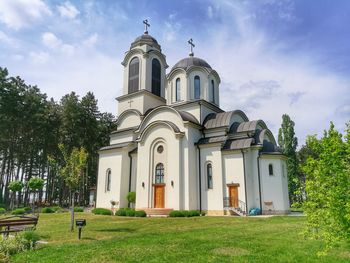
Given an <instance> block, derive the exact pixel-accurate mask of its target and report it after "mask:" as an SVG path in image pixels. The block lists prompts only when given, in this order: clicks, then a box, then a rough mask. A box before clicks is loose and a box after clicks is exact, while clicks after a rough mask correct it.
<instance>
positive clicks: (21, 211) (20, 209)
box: [11, 208, 26, 215]
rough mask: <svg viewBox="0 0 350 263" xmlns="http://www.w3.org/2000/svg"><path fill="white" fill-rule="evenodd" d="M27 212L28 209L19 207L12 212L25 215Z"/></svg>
mask: <svg viewBox="0 0 350 263" xmlns="http://www.w3.org/2000/svg"><path fill="white" fill-rule="evenodd" d="M25 213H26V210H24V208H17V209H15V210H12V212H11V214H13V215H23V214H25Z"/></svg>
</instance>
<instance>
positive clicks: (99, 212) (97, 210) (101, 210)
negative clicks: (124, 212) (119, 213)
mask: <svg viewBox="0 0 350 263" xmlns="http://www.w3.org/2000/svg"><path fill="white" fill-rule="evenodd" d="M91 212H92V213H93V214H95V215H109V216H110V215H112V211H111V210H109V209H106V208H95V209H92V211H91Z"/></svg>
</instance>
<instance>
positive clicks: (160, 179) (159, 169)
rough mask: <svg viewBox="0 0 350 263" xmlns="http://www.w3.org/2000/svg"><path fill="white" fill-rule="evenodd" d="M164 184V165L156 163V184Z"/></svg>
mask: <svg viewBox="0 0 350 263" xmlns="http://www.w3.org/2000/svg"><path fill="white" fill-rule="evenodd" d="M162 183H164V165H163V164H162V163H158V164H157V166H156V184H162Z"/></svg>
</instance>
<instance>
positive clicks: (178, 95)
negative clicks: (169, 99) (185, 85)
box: [175, 78, 181, 101]
mask: <svg viewBox="0 0 350 263" xmlns="http://www.w3.org/2000/svg"><path fill="white" fill-rule="evenodd" d="M175 86H176V87H175V93H176V94H175V95H176V101H180V100H181V82H180V78H177V79H176V85H175Z"/></svg>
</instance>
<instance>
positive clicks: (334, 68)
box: [0, 0, 350, 142]
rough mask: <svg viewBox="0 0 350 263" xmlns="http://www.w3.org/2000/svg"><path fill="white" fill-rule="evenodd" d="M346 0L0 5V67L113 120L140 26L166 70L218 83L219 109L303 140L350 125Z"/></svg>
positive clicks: (349, 4)
mask: <svg viewBox="0 0 350 263" xmlns="http://www.w3.org/2000/svg"><path fill="white" fill-rule="evenodd" d="M348 14H350V1H346V0H344V1H340V0H339V1H329V0H328V1H327V0H322V1H302V0H299V1H292V0H261V1H233V0H232V1H228V0H227V1H225V0H222V1H214V0H213V1H211V0H201V1H107V0H106V1H101V0H99V1H97V0H96V1H93V0H81V1H73V0H71V1H58V0H48V1H43V0H1V1H0V66H1V67H7V68H8V69H9V71H10V74H11V75H20V76H21V77H23V78H24V79H25V80H26V82H27V83H30V84H33V85H38V87H39V88H40V89H41V90H42V91H43V92H45V93H47V95H48V96H49V97H54V98H55V99H56V100H58V99H60V97H61V96H62V95H64V94H66V93H68V92H70V91H73V90H74V91H76V92H77V93H78V94H80V95H84V94H85V93H86V92H87V91H92V92H94V93H95V95H96V97H97V98H98V100H99V107H100V109H101V110H103V111H109V112H112V113H114V114H116V109H117V107H116V101H115V99H114V98H115V97H117V96H119V95H121V85H122V72H123V67H122V66H121V64H120V62H121V61H122V60H123V56H124V53H125V51H127V50H128V49H129V47H130V43H131V42H132V41H133V40H134V39H135V38H136V37H137V36H138V35H140V34H142V33H143V25H142V20H143V19H146V18H147V19H148V20H149V21H150V23H151V28H150V30H149V32H150V34H151V35H152V36H154V37H155V38H156V39H157V40H158V42H159V43H160V44H161V46H162V50H163V53H164V54H165V55H166V56H167V62H168V64H169V66H170V68H171V66H172V65H174V64H175V63H176V62H177V61H178V60H180V59H182V58H183V57H186V56H187V55H188V51H189V47H188V45H187V40H188V39H189V38H193V39H194V42H195V44H196V47H195V49H194V52H195V56H198V57H201V58H203V59H205V60H206V61H207V62H208V63H209V64H210V65H211V66H212V67H213V68H214V69H216V70H217V71H218V73H219V75H220V77H221V81H222V82H221V86H220V89H221V91H220V95H221V97H220V98H221V101H220V103H221V107H222V108H223V109H225V110H231V109H242V110H244V111H245V112H246V113H247V115H248V117H249V118H250V119H264V120H265V121H266V122H267V123H268V125H269V127H270V128H271V130H272V132H273V133H274V134H275V135H276V134H277V130H278V128H279V126H280V123H281V115H282V114H283V113H288V114H289V115H290V116H291V117H292V119H293V120H294V121H295V123H296V132H297V136H298V137H299V139H300V141H301V142H303V141H304V139H305V136H306V135H307V134H316V133H317V134H321V133H322V130H323V129H325V128H327V127H328V126H329V122H330V121H334V122H335V125H336V127H337V128H338V129H339V130H342V129H344V123H345V122H346V121H348V120H350V27H349V26H348V25H349V24H350V16H349V15H348Z"/></svg>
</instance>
